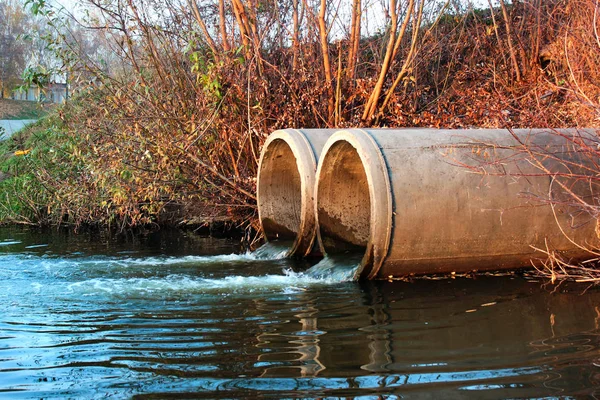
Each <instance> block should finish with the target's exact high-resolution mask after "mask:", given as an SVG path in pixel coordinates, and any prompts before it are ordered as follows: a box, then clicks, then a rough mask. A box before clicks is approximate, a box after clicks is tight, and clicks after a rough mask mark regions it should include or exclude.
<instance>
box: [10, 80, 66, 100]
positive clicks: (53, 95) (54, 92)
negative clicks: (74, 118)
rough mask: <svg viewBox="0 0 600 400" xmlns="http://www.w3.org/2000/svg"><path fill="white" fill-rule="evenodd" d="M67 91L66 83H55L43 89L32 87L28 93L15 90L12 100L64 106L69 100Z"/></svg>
mask: <svg viewBox="0 0 600 400" xmlns="http://www.w3.org/2000/svg"><path fill="white" fill-rule="evenodd" d="M67 89H68V87H67V84H66V83H56V82H54V83H51V84H49V85H48V86H47V87H45V88H43V89H40V88H39V87H32V88H29V89H28V90H27V91H25V90H15V91H14V92H13V96H12V98H13V99H14V100H27V101H43V102H49V103H56V104H62V103H64V102H65V101H66V100H67Z"/></svg>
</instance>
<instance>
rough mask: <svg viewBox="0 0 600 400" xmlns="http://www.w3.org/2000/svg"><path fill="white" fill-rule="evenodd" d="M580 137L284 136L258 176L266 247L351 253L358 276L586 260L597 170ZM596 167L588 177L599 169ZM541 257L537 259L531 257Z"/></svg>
mask: <svg viewBox="0 0 600 400" xmlns="http://www.w3.org/2000/svg"><path fill="white" fill-rule="evenodd" d="M598 142H599V140H598V135H597V134H596V132H594V131H589V130H578V131H575V130H539V129H536V130H530V129H527V130H512V131H508V130H503V129H493V130H492V129H473V130H439V129H349V130H293V129H286V130H280V131H276V132H274V133H273V134H272V135H270V136H269V138H268V139H267V141H266V142H265V145H264V147H263V151H262V154H261V158H260V164H259V173H258V185H257V186H258V188H257V189H258V210H259V218H260V222H261V224H262V228H263V231H264V234H265V237H266V239H267V241H277V240H280V241H286V242H289V251H288V256H300V257H303V256H307V255H310V254H314V253H321V254H324V255H339V256H343V255H344V254H346V253H348V252H352V253H359V254H361V255H362V261H361V263H360V267H359V273H358V275H359V276H360V277H361V278H364V279H382V278H387V277H389V276H402V275H408V274H431V273H446V272H467V271H473V270H479V271H482V270H500V269H509V268H518V267H523V266H527V265H530V263H531V261H532V260H535V259H543V258H544V253H543V251H553V252H555V253H556V254H560V256H561V257H563V258H566V259H568V260H570V261H577V260H583V259H585V258H591V256H590V253H589V252H588V251H587V249H589V248H597V246H598V244H599V243H598V235H597V234H596V219H595V217H594V213H593V212H592V210H589V212H586V207H587V205H588V204H593V203H594V201H595V200H594V199H595V198H596V197H597V194H598V193H597V190H598V189H597V188H595V187H594V186H593V185H592V184H591V183H590V181H589V180H585V179H575V178H573V177H574V176H589V175H590V174H591V171H595V170H594V169H592V168H593V167H594V165H593V164H594V163H596V162H597V160H595V159H594V158H593V157H591V156H590V155H589V154H588V153H586V152H582V151H581V149H582V146H577V145H576V143H580V144H582V143H583V144H584V146H583V147H585V146H593V147H596V146H597V145H598ZM596 167H597V166H596ZM540 250H542V252H540Z"/></svg>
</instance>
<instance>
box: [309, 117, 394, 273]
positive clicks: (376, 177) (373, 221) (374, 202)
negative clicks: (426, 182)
mask: <svg viewBox="0 0 600 400" xmlns="http://www.w3.org/2000/svg"><path fill="white" fill-rule="evenodd" d="M339 142H346V143H348V144H350V145H351V146H352V147H353V148H354V149H355V151H356V152H357V154H358V156H359V157H360V160H361V163H362V167H363V168H364V171H365V173H366V176H367V182H368V186H369V198H370V203H371V209H370V227H369V241H368V243H367V246H366V248H365V254H364V256H363V258H362V260H361V262H360V266H359V268H358V271H357V272H356V276H355V278H365V279H373V278H375V277H376V276H377V274H378V272H379V269H380V268H381V266H382V265H383V262H384V260H385V258H386V257H387V254H388V251H389V248H390V242H391V238H392V223H393V218H392V217H393V200H392V191H391V182H390V177H389V172H388V167H387V163H386V161H385V158H384V157H383V153H382V152H381V149H380V147H379V145H378V144H377V142H376V141H375V139H374V138H373V137H372V136H371V135H370V134H369V133H368V132H367V131H365V130H362V129H348V130H341V131H338V132H336V133H334V134H333V135H332V136H331V137H330V138H329V140H328V141H327V142H326V143H325V146H324V147H323V150H322V152H321V157H320V162H319V165H318V166H317V173H316V184H315V186H314V198H315V201H314V214H315V220H316V226H317V229H316V231H317V235H316V236H317V241H318V244H319V248H320V250H321V252H322V253H323V255H326V254H327V252H326V250H325V247H324V245H323V239H322V238H321V230H320V228H319V226H320V225H319V183H320V182H321V174H322V173H323V172H322V171H323V166H324V164H325V161H326V160H327V155H328V152H329V150H330V149H331V148H332V147H333V146H334V145H335V144H336V143H339Z"/></svg>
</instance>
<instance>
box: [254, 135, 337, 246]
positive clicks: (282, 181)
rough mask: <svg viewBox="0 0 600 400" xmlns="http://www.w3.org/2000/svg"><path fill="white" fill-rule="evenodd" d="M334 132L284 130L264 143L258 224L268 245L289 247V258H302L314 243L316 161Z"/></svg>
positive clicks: (260, 172)
mask: <svg viewBox="0 0 600 400" xmlns="http://www.w3.org/2000/svg"><path fill="white" fill-rule="evenodd" d="M334 132H335V130H333V129H285V130H279V131H275V132H273V133H272V134H271V135H270V136H269V137H268V138H267V140H266V142H265V144H264V146H263V149H262V152H261V156H260V162H259V166H258V177H257V192H258V193H257V198H258V214H259V219H260V223H261V226H262V229H263V232H264V233H265V236H266V239H267V241H274V240H282V241H288V242H290V243H291V248H290V251H289V252H288V256H292V255H298V256H305V255H308V254H310V253H311V250H312V249H313V244H314V243H315V236H316V225H315V215H314V186H315V173H316V170H317V161H318V159H319V155H320V154H321V149H322V148H323V145H324V144H325V142H326V141H327V139H328V138H329V137H330V136H331V135H332V134H333V133H334Z"/></svg>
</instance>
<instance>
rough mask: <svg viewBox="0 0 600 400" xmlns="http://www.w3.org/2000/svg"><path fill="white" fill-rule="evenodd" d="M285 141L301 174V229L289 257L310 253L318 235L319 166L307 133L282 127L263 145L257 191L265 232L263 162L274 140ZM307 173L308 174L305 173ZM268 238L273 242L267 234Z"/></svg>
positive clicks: (260, 217)
mask: <svg viewBox="0 0 600 400" xmlns="http://www.w3.org/2000/svg"><path fill="white" fill-rule="evenodd" d="M279 140H281V141H283V142H285V143H286V144H287V145H288V146H289V148H290V150H291V151H292V154H293V155H294V157H295V158H296V166H297V169H298V174H299V175H300V197H301V200H300V203H301V207H300V210H301V211H300V225H299V228H298V232H296V238H295V239H294V241H293V243H292V245H291V247H290V249H289V250H288V252H287V253H286V257H291V256H293V255H296V254H297V255H300V256H307V255H309V254H310V252H311V249H312V247H313V244H314V242H315V238H316V229H317V225H316V221H315V217H314V215H313V214H312V213H313V210H314V204H313V203H314V198H313V189H314V186H315V171H316V169H317V158H316V156H315V154H314V150H313V148H312V146H311V144H310V142H309V141H308V139H307V138H306V136H305V135H304V134H303V133H302V132H301V131H300V130H297V129H282V130H277V131H275V132H273V133H271V134H270V135H269V137H268V138H267V140H266V141H265V143H264V145H263V149H262V152H261V155H260V160H259V163H258V174H257V179H256V191H257V208H258V219H259V223H260V229H261V231H262V232H263V234H264V233H265V230H264V226H263V214H264V212H263V211H262V210H261V208H262V207H261V205H262V202H261V197H262V196H261V184H260V181H261V171H262V168H263V164H264V163H265V155H266V154H267V150H268V148H269V146H270V145H272V143H273V142H276V141H279ZM303 172H304V173H303ZM265 240H266V241H269V240H268V238H267V235H266V234H265Z"/></svg>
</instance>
